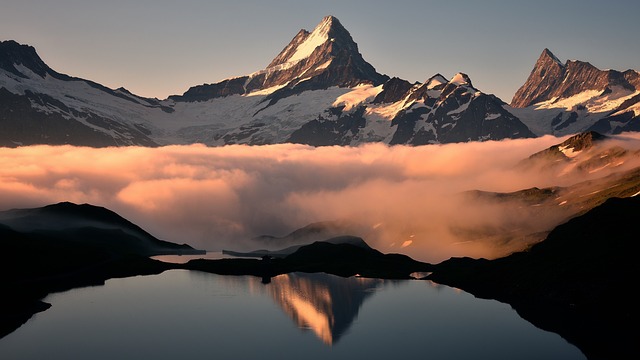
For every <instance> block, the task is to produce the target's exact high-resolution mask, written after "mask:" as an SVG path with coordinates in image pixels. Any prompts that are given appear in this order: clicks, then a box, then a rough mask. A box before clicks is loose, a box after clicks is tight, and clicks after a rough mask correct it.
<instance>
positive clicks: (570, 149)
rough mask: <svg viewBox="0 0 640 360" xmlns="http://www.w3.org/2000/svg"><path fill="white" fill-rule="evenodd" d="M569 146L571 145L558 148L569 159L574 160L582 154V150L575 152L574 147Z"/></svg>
mask: <svg viewBox="0 0 640 360" xmlns="http://www.w3.org/2000/svg"><path fill="white" fill-rule="evenodd" d="M569 146H570V145H567V146H560V147H558V150H560V152H562V153H563V154H564V155H565V156H566V157H568V158H574V157H576V156H578V155H579V154H580V153H581V152H582V150H580V151H574V150H573V149H574V148H573V147H569Z"/></svg>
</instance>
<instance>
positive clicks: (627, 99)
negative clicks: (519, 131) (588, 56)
mask: <svg viewBox="0 0 640 360" xmlns="http://www.w3.org/2000/svg"><path fill="white" fill-rule="evenodd" d="M639 85H640V73H638V72H637V71H635V70H627V71H624V72H620V71H616V70H600V69H598V68H596V67H595V66H593V65H591V64H589V63H588V62H584V61H578V60H569V61H567V62H566V63H564V64H563V63H562V62H561V61H560V60H558V58H557V57H556V56H555V55H553V54H552V53H551V52H550V51H549V50H548V49H544V51H543V52H542V54H541V55H540V57H539V58H538V61H537V62H536V64H535V66H534V68H533V70H532V71H531V74H530V75H529V78H528V79H527V81H526V82H525V84H524V85H523V86H522V87H521V88H520V89H518V91H517V92H516V94H515V96H514V97H513V99H512V100H511V109H509V110H510V111H511V112H512V113H514V114H515V115H516V116H519V117H520V118H521V119H522V120H523V121H524V122H525V124H527V126H529V127H530V128H531V129H532V130H534V132H536V133H537V134H538V135H543V134H554V135H560V136H562V135H568V134H575V133H578V132H583V131H597V132H601V133H607V134H608V133H620V132H623V131H638V130H640V125H638V122H637V121H636V119H637V118H638V116H639V115H640V86H639ZM521 109H523V110H521Z"/></svg>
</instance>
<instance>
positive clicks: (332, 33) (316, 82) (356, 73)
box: [249, 16, 389, 90]
mask: <svg viewBox="0 0 640 360" xmlns="http://www.w3.org/2000/svg"><path fill="white" fill-rule="evenodd" d="M264 73H268V76H265V77H264V79H262V78H261V76H262V75H263V74H264ZM253 77H254V78H255V79H256V80H258V81H261V82H262V84H261V86H260V87H261V88H269V87H273V86H286V87H288V88H294V87H296V86H298V84H300V83H302V82H304V83H305V84H304V86H302V88H301V89H303V90H310V89H318V88H326V87H329V86H354V85H358V84H361V83H370V84H375V85H379V84H382V83H384V82H385V81H387V80H388V79H389V77H388V76H386V75H381V74H379V73H378V72H376V70H375V68H374V67H373V66H371V64H369V63H367V62H366V61H365V60H364V58H363V57H362V55H361V54H360V52H359V51H358V45H357V44H356V43H355V41H353V38H352V37H351V34H349V32H348V31H347V30H346V29H345V28H344V27H343V26H342V24H341V23H340V21H339V20H338V19H337V18H335V17H334V16H325V17H324V18H323V19H322V21H321V22H320V23H319V24H318V25H317V26H316V27H315V29H314V30H313V31H312V32H308V31H306V30H304V29H303V30H300V31H299V32H298V33H297V34H296V36H295V37H294V38H293V39H292V40H291V42H290V43H289V44H288V45H287V46H286V47H285V48H284V49H283V50H282V51H281V52H280V54H278V56H276V58H275V59H273V61H271V63H270V64H269V65H268V66H267V68H266V69H265V70H264V71H261V72H257V73H256V74H254V75H253ZM249 84H250V87H251V82H250V83H249Z"/></svg>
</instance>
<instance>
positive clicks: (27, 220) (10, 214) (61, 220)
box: [0, 202, 200, 256]
mask: <svg viewBox="0 0 640 360" xmlns="http://www.w3.org/2000/svg"><path fill="white" fill-rule="evenodd" d="M0 226H4V227H6V228H7V229H11V231H12V232H16V233H19V234H23V235H24V236H27V237H32V238H34V239H45V240H39V241H47V242H50V243H52V244H54V245H53V246H56V247H65V246H70V247H76V246H77V247H82V248H92V249H95V250H96V251H100V252H104V253H105V254H112V255H114V254H138V255H145V256H149V255H160V254H183V253H184V254H187V253H200V251H198V250H195V249H193V248H192V247H190V246H188V245H177V244H174V243H170V242H167V241H162V240H159V239H157V238H155V237H154V236H153V235H151V234H149V233H148V232H146V231H144V230H143V229H141V228H140V227H139V226H137V225H135V224H133V223H131V222H130V221H128V220H126V219H124V218H123V217H121V216H120V215H118V214H116V213H114V212H113V211H111V210H108V209H105V208H102V207H97V206H93V205H89V204H82V205H77V204H73V203H70V202H63V203H58V204H53V205H47V206H45V207H41V208H34V209H14V210H7V211H2V212H0ZM3 240H4V241H3V242H6V241H8V240H7V239H3ZM3 246H4V247H7V246H10V244H6V243H5V244H3ZM11 246H13V245H11ZM110 256H111V255H110Z"/></svg>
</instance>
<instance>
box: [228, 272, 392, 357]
mask: <svg viewBox="0 0 640 360" xmlns="http://www.w3.org/2000/svg"><path fill="white" fill-rule="evenodd" d="M225 280H231V281H233V282H243V283H245V282H246V281H247V280H248V281H249V284H247V285H249V289H250V291H252V292H261V293H266V294H269V295H270V296H271V297H272V298H273V300H274V301H275V302H276V304H278V305H280V307H281V308H282V310H283V311H284V312H285V313H286V314H287V315H288V316H289V317H290V318H291V319H292V320H293V321H294V322H295V323H296V325H297V326H298V327H299V328H300V329H303V330H307V329H309V330H311V331H313V333H314V334H315V335H316V336H317V337H318V338H319V339H320V340H321V341H322V342H323V343H325V344H327V345H332V344H335V343H336V342H338V340H340V337H341V336H342V335H344V334H345V333H346V332H347V330H348V329H349V327H350V326H351V324H352V323H353V321H354V320H355V319H356V318H357V317H358V312H359V311H360V307H361V306H362V304H363V303H364V301H365V300H366V299H367V298H369V297H370V296H371V295H373V293H374V290H375V289H376V288H378V287H379V286H381V285H382V284H383V282H384V281H383V280H380V279H369V278H360V277H350V278H342V277H338V276H334V275H329V274H325V273H290V274H284V275H279V276H276V277H273V278H271V281H270V283H268V284H259V283H258V282H257V281H255V280H256V279H251V278H247V277H237V278H236V277H225Z"/></svg>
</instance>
